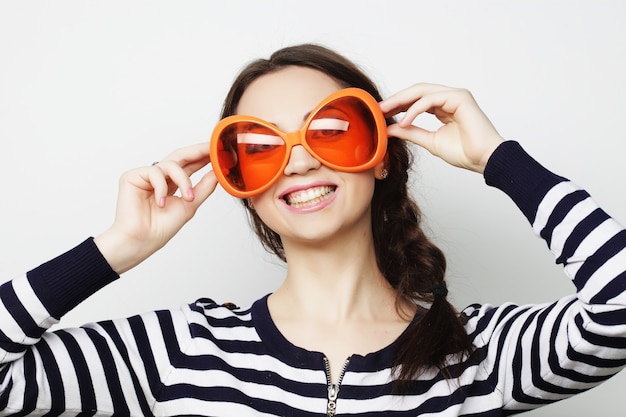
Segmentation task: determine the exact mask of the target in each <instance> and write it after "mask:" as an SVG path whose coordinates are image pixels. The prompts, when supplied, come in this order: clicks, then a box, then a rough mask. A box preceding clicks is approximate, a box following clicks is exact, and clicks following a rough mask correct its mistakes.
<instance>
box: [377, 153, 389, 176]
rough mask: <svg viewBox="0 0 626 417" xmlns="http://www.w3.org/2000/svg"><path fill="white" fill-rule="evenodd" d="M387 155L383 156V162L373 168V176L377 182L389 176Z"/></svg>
mask: <svg viewBox="0 0 626 417" xmlns="http://www.w3.org/2000/svg"><path fill="white" fill-rule="evenodd" d="M388 166H389V154H385V156H384V157H383V160H382V161H380V162H379V163H377V164H376V166H374V176H375V177H376V179H377V180H384V179H387V176H388V175H389V168H388Z"/></svg>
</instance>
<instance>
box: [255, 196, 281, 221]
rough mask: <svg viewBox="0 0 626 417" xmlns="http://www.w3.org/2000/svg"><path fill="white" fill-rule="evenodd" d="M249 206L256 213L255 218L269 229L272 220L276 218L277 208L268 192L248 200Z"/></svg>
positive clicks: (276, 202)
mask: <svg viewBox="0 0 626 417" xmlns="http://www.w3.org/2000/svg"><path fill="white" fill-rule="evenodd" d="M248 201H249V203H250V206H251V207H252V209H253V210H254V211H255V212H256V214H257V216H258V217H259V218H260V219H261V220H262V221H263V223H265V224H266V225H267V226H269V227H270V228H271V226H272V223H273V219H274V218H275V217H276V213H277V208H276V204H279V203H280V202H279V201H276V200H275V199H274V198H273V197H272V196H271V195H270V193H269V192H264V193H262V194H260V195H257V196H254V197H250V198H249V199H248Z"/></svg>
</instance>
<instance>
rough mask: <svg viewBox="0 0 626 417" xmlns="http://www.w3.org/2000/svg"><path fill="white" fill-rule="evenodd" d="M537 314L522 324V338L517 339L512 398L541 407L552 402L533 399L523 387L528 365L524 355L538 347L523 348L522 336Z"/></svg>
mask: <svg viewBox="0 0 626 417" xmlns="http://www.w3.org/2000/svg"><path fill="white" fill-rule="evenodd" d="M537 314H538V312H537V311H534V312H532V313H531V314H530V315H529V316H528V317H527V318H526V320H524V323H523V324H522V326H521V329H520V337H519V338H518V339H517V342H516V347H515V354H514V355H513V358H512V370H513V378H512V379H513V390H512V396H513V398H514V399H515V400H516V401H518V402H520V403H526V404H534V405H541V404H549V403H550V402H551V401H550V400H547V399H543V398H535V397H531V396H530V395H528V394H527V393H526V392H524V386H523V385H522V371H523V370H524V369H526V365H525V364H524V357H523V353H524V352H526V351H527V350H528V349H538V346H532V347H530V346H528V347H525V346H523V345H522V337H521V335H524V334H525V333H526V332H527V331H528V328H529V327H530V326H531V324H532V322H533V321H534V319H535V316H537ZM533 374H534V372H533ZM533 379H534V375H533Z"/></svg>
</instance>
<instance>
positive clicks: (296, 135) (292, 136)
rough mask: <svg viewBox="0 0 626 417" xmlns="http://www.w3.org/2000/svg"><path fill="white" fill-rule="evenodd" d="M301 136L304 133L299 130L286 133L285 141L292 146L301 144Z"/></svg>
mask: <svg viewBox="0 0 626 417" xmlns="http://www.w3.org/2000/svg"><path fill="white" fill-rule="evenodd" d="M303 136H304V133H302V132H301V131H299V130H296V131H295V132H289V133H287V143H288V144H289V147H290V148H293V147H294V146H296V145H302V142H304V137H303Z"/></svg>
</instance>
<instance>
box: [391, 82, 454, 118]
mask: <svg viewBox="0 0 626 417" xmlns="http://www.w3.org/2000/svg"><path fill="white" fill-rule="evenodd" d="M450 90H452V88H450V87H446V86H443V85H439V84H430V83H418V84H414V85H412V86H411V87H409V88H405V89H404V90H400V91H398V92H397V93H395V94H393V95H391V96H389V97H388V98H386V99H384V100H383V101H381V102H380V103H379V105H380V108H381V110H382V111H383V113H385V116H388V117H391V116H395V115H397V114H398V113H401V112H404V111H406V110H407V109H408V108H409V107H410V106H411V105H412V104H413V103H415V102H416V101H417V100H419V99H420V98H422V97H424V96H425V95H428V94H432V93H435V92H439V91H450Z"/></svg>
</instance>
